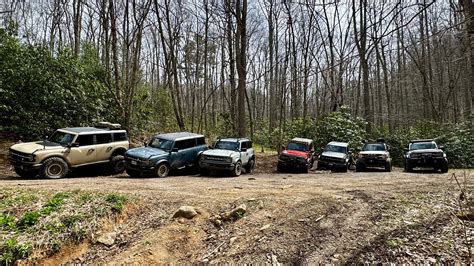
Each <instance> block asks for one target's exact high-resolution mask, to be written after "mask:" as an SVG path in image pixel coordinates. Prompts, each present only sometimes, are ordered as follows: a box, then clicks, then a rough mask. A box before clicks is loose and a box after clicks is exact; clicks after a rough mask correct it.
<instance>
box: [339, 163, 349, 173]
mask: <svg viewBox="0 0 474 266" xmlns="http://www.w3.org/2000/svg"><path fill="white" fill-rule="evenodd" d="M349 167H350V166H349V165H346V167H343V168H341V172H343V173H347V170H348V169H349Z"/></svg>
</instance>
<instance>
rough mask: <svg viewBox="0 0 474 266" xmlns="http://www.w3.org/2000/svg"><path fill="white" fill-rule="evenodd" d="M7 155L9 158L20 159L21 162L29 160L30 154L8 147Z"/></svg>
mask: <svg viewBox="0 0 474 266" xmlns="http://www.w3.org/2000/svg"><path fill="white" fill-rule="evenodd" d="M9 157H10V159H11V160H15V161H21V162H31V160H30V158H31V154H29V153H24V152H19V151H16V150H13V149H10V154H9Z"/></svg>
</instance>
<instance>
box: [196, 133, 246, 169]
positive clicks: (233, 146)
mask: <svg viewBox="0 0 474 266" xmlns="http://www.w3.org/2000/svg"><path fill="white" fill-rule="evenodd" d="M254 167H255V153H254V150H253V148H252V141H250V139H248V138H225V139H219V140H218V141H217V142H216V143H215V145H214V147H212V149H209V150H207V151H204V152H202V153H201V154H200V156H199V172H200V173H201V175H207V174H208V173H209V171H210V170H216V171H219V170H220V171H222V170H224V171H230V173H231V174H232V176H239V175H240V174H241V173H242V168H244V169H245V172H246V173H251V172H252V170H253V168H254Z"/></svg>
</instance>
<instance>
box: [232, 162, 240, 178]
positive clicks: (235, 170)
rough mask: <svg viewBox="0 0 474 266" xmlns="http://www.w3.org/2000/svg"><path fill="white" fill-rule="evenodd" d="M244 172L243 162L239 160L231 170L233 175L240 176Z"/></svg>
mask: <svg viewBox="0 0 474 266" xmlns="http://www.w3.org/2000/svg"><path fill="white" fill-rule="evenodd" d="M241 173H242V162H241V161H238V162H236V163H235V166H234V169H233V170H232V172H231V175H232V176H239V175H240V174H241Z"/></svg>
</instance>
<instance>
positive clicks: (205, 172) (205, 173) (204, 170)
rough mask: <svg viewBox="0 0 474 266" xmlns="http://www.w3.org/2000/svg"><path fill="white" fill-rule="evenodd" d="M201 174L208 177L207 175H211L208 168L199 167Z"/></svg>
mask: <svg viewBox="0 0 474 266" xmlns="http://www.w3.org/2000/svg"><path fill="white" fill-rule="evenodd" d="M199 174H200V175H202V176H207V175H209V170H208V169H207V168H204V167H199Z"/></svg>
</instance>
